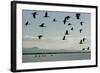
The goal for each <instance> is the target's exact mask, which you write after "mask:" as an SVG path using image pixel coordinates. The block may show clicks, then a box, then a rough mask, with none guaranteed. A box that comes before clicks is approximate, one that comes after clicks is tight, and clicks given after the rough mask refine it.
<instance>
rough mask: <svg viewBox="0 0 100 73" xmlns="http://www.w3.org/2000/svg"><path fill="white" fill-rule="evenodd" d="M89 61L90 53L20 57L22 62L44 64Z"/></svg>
mask: <svg viewBox="0 0 100 73" xmlns="http://www.w3.org/2000/svg"><path fill="white" fill-rule="evenodd" d="M87 59H91V53H90V52H86V53H66V54H32V55H22V61H23V62H24V63H25V62H26V63H27V62H46V61H69V60H87Z"/></svg>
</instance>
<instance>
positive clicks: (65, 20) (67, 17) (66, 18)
mask: <svg viewBox="0 0 100 73" xmlns="http://www.w3.org/2000/svg"><path fill="white" fill-rule="evenodd" d="M69 18H70V16H66V17H65V18H64V20H63V22H64V24H66V22H67V20H69Z"/></svg>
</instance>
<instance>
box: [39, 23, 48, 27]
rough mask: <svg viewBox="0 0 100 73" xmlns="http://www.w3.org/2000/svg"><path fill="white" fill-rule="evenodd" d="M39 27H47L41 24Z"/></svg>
mask: <svg viewBox="0 0 100 73" xmlns="http://www.w3.org/2000/svg"><path fill="white" fill-rule="evenodd" d="M39 26H40V27H47V26H45V25H44V23H42V24H41V25H39Z"/></svg>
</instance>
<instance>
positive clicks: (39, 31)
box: [22, 10, 91, 48]
mask: <svg viewBox="0 0 100 73" xmlns="http://www.w3.org/2000/svg"><path fill="white" fill-rule="evenodd" d="M34 12H37V13H38V15H36V19H34V18H33V16H32V13H34ZM78 13H80V12H78ZM44 14H45V11H39V10H37V11H36V10H35V11H34V10H23V11H22V28H23V47H27V48H28V47H34V46H40V45H41V46H40V47H42V46H44V44H45V46H46V47H45V48H50V47H51V48H53V47H55V45H59V46H58V47H55V48H61V47H62V48H67V47H68V46H66V44H69V42H70V44H69V47H70V46H72V45H73V44H75V43H76V42H79V40H80V39H81V38H83V37H86V38H87V40H88V41H87V42H88V43H87V44H88V45H89V44H90V37H91V33H90V31H91V14H90V13H80V14H81V15H80V19H79V20H78V19H76V12H55V11H48V16H50V17H48V18H44V17H43V16H44ZM66 16H70V17H71V18H70V19H69V20H68V21H67V22H66V24H65V25H64V23H63V20H64V18H65V17H66ZM54 18H56V20H57V22H53V19H54ZM27 21H28V22H29V24H30V25H28V26H25V23H26V22H27ZM81 21H82V22H84V23H83V26H81V25H80V22H81ZM41 23H45V25H46V26H47V28H41V27H39V25H40V24H41ZM68 23H71V24H72V25H70V26H68ZM71 27H73V28H74V30H73V31H71V30H70V29H71ZM79 29H83V31H82V33H80V32H79ZM66 30H69V33H70V35H67V36H66V40H62V38H63V36H64V34H65V31H66ZM38 35H43V38H44V39H45V40H44V39H41V40H39V39H38V37H37V36H38ZM77 39H78V41H77ZM34 40H35V41H34ZM50 40H51V41H52V42H50ZM54 40H56V42H55V41H54ZM57 40H58V42H57ZM74 40H75V41H74ZM38 41H39V42H38ZM40 41H41V42H40ZM65 41H66V42H65ZM68 41H69V42H68ZM71 42H73V43H72V44H71ZM48 43H49V44H50V43H54V45H53V44H52V45H53V46H52V45H48ZM64 43H65V45H64ZM47 45H48V46H47ZM77 46H79V44H77ZM69 47H68V48H69ZM74 47H75V46H74Z"/></svg>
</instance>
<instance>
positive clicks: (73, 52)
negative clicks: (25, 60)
mask: <svg viewBox="0 0 100 73" xmlns="http://www.w3.org/2000/svg"><path fill="white" fill-rule="evenodd" d="M70 53H71V54H72V53H91V52H90V51H84V52H46V53H22V55H34V54H70Z"/></svg>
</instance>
